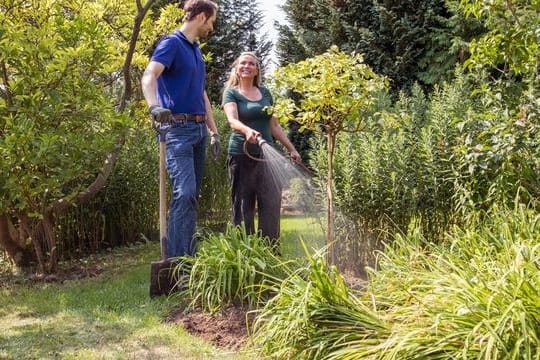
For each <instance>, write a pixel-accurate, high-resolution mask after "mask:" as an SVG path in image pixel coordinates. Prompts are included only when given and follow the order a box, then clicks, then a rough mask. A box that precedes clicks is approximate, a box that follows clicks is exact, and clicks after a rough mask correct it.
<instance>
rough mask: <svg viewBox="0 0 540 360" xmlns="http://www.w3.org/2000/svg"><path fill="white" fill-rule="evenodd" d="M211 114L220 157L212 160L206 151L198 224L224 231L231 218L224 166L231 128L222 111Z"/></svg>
mask: <svg viewBox="0 0 540 360" xmlns="http://www.w3.org/2000/svg"><path fill="white" fill-rule="evenodd" d="M213 114H214V120H215V121H216V126H217V128H218V131H219V135H220V142H221V156H220V157H219V158H218V159H214V158H213V157H212V154H211V152H210V151H207V154H206V163H205V167H204V177H203V182H202V188H201V196H200V197H199V210H198V211H199V213H198V217H199V220H198V222H199V224H201V225H204V226H207V227H210V228H212V229H214V230H220V231H224V230H225V224H226V223H227V221H229V220H230V217H231V197H230V196H231V189H230V182H229V181H228V176H229V175H228V173H227V166H226V158H227V146H228V139H229V135H230V133H231V128H230V126H229V122H228V121H227V118H226V117H225V113H224V112H223V110H221V109H219V108H217V107H214V109H213ZM208 142H210V141H208ZM209 148H210V147H208V149H209Z"/></svg>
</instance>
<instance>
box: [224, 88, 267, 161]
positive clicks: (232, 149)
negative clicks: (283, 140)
mask: <svg viewBox="0 0 540 360" xmlns="http://www.w3.org/2000/svg"><path fill="white" fill-rule="evenodd" d="M259 90H260V91H261V94H262V98H261V99H260V100H258V101H253V100H249V99H248V98H246V97H245V96H243V95H242V94H240V93H239V92H238V90H237V89H235V88H227V89H225V91H223V100H222V102H221V103H222V105H225V104H227V103H230V102H235V103H236V106H237V108H238V118H239V120H240V121H241V122H242V123H244V124H246V125H247V126H249V127H250V128H252V129H254V130H257V131H258V132H260V133H261V135H262V137H263V138H264V139H265V140H266V141H268V142H269V143H273V138H272V133H271V131H270V119H271V118H272V115H270V114H268V113H267V112H266V111H265V110H266V108H267V107H270V106H272V105H273V104H274V101H273V99H272V95H271V94H270V91H268V89H267V88H265V87H264V86H261V87H259ZM245 141H246V137H245V136H244V134H241V133H239V132H237V131H234V130H233V131H232V133H231V137H230V139H229V148H228V152H229V155H242V154H244V142H245ZM247 150H248V152H249V154H251V155H258V154H260V149H259V146H258V145H256V144H248V148H247Z"/></svg>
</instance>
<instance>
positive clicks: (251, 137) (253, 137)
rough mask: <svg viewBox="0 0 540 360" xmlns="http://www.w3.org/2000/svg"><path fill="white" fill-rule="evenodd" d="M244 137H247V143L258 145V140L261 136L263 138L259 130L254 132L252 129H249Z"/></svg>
mask: <svg viewBox="0 0 540 360" xmlns="http://www.w3.org/2000/svg"><path fill="white" fill-rule="evenodd" d="M244 135H245V137H246V141H247V142H249V143H252V144H256V143H257V138H258V137H259V136H261V133H260V132H258V131H257V130H253V129H252V128H249V129H248V130H246V132H245V133H244Z"/></svg>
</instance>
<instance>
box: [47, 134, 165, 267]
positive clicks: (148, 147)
mask: <svg viewBox="0 0 540 360" xmlns="http://www.w3.org/2000/svg"><path fill="white" fill-rule="evenodd" d="M158 161H159V159H158V149H157V140H156V134H155V131H154V130H152V129H150V127H149V126H148V127H144V128H143V127H141V128H134V129H132V130H131V131H130V133H129V134H128V138H127V141H126V144H125V146H124V147H123V149H122V152H121V154H120V158H119V160H118V164H117V166H116V168H115V171H114V172H113V173H112V174H111V176H110V178H109V182H108V184H107V186H105V188H104V190H103V191H101V192H100V193H99V194H98V195H97V196H96V197H95V198H94V199H92V200H91V201H89V202H88V203H87V204H85V205H82V206H80V207H77V208H74V209H71V210H70V211H69V212H68V213H67V214H65V215H64V216H62V217H60V218H59V219H58V230H57V232H58V237H59V241H58V244H59V254H60V255H61V257H64V258H65V257H74V256H81V255H84V254H87V253H88V252H96V251H100V250H103V249H106V248H110V247H116V246H119V245H126V244H129V243H133V242H137V241H139V240H141V238H147V239H157V238H158V236H157V232H158V229H157V226H158V196H159V194H158Z"/></svg>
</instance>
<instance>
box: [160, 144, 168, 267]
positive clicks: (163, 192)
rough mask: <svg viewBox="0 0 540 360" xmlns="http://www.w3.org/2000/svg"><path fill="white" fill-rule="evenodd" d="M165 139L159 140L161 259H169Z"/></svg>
mask: <svg viewBox="0 0 540 360" xmlns="http://www.w3.org/2000/svg"><path fill="white" fill-rule="evenodd" d="M165 156H166V149H165V141H160V142H159V242H160V245H161V260H167V257H168V255H167V171H166V168H165Z"/></svg>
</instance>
